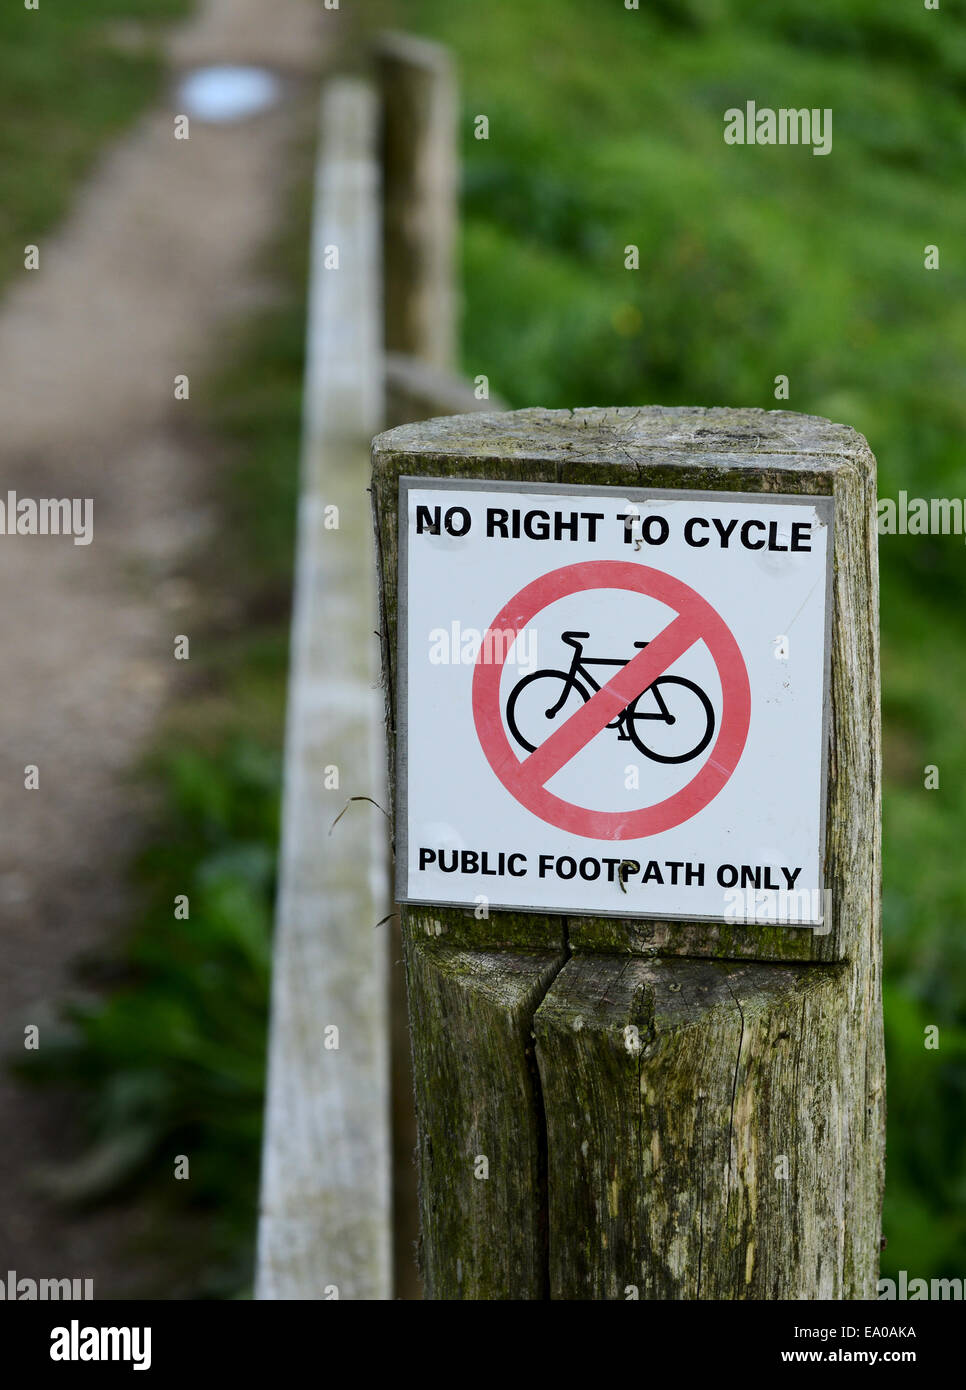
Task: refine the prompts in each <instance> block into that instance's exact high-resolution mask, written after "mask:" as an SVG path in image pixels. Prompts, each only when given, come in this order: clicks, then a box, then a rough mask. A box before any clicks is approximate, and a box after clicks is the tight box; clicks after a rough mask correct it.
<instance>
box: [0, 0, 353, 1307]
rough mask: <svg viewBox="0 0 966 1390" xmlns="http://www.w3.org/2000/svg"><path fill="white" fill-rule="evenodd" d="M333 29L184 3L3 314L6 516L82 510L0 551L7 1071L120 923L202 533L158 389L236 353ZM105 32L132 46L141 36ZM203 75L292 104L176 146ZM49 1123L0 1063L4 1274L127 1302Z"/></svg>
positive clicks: (206, 457) (114, 1247)
mask: <svg viewBox="0 0 966 1390" xmlns="http://www.w3.org/2000/svg"><path fill="white" fill-rule="evenodd" d="M330 22H331V21H330V17H329V15H327V13H326V12H325V11H323V10H322V8H321V6H320V5H319V4H318V3H316V0H207V3H202V4H200V5H199V13H198V14H197V16H196V18H195V19H193V20H192V21H191V22H189V23H187V24H185V25H184V26H182V27H180V28H179V29H178V30H177V31H176V32H173V33H172V34H171V35H170V41H169V44H168V53H169V58H170V64H171V87H170V94H169V98H168V101H167V104H165V105H164V106H162V107H161V108H159V109H157V110H155V111H154V112H152V113H151V114H150V115H149V116H148V117H147V118H145V119H143V120H142V121H141V122H140V123H139V125H138V126H137V128H136V129H135V130H134V131H133V132H132V133H131V135H130V136H129V137H128V138H126V139H124V140H123V141H122V142H121V143H120V144H118V145H117V146H115V147H114V148H112V149H110V150H108V151H106V152H105V155H104V157H103V159H102V161H101V164H100V166H99V168H98V170H97V171H96V173H95V175H94V177H93V178H91V180H90V181H89V182H88V184H87V185H86V187H85V188H84V189H83V191H82V192H81V194H80V196H79V197H78V198H77V200H76V202H75V205H74V210H73V213H72V215H71V216H70V218H69V219H68V221H67V223H66V224H65V225H64V226H63V227H62V228H61V229H60V230H59V232H58V233H57V234H56V235H54V236H53V237H49V236H48V237H44V238H39V239H38V240H39V245H40V256H41V262H40V269H39V270H38V271H35V272H26V271H25V272H24V273H23V274H22V276H21V277H20V278H19V279H16V280H14V281H13V282H12V283H10V284H9V285H8V289H7V293H6V295H5V297H4V299H3V300H2V301H0V421H2V430H0V500H3V501H5V500H6V494H7V491H8V489H9V490H13V491H15V492H16V493H17V494H18V495H19V496H21V497H29V498H42V497H52V498H59V497H72V498H74V497H82V498H83V497H90V498H93V499H94V508H93V515H94V539H93V543H92V544H91V545H88V546H82V545H74V544H73V543H72V541H71V539H70V538H69V537H64V536H26V537H20V536H13V537H12V536H2V535H0V594H2V595H3V601H2V603H0V653H2V671H3V680H2V692H3V695H2V717H0V1053H2V1054H3V1055H5V1056H6V1055H9V1054H10V1052H11V1051H12V1050H13V1051H16V1050H19V1049H22V1046H23V1030H24V1027H25V1026H26V1025H27V1024H31V1023H34V1024H38V1025H40V1026H41V1046H42V1043H43V1027H44V1024H45V1021H46V1020H49V1018H50V1017H51V1010H52V1007H53V1004H54V1002H55V1001H58V1000H60V999H62V998H63V997H64V995H65V994H67V993H68V992H69V991H70V990H71V988H72V979H71V970H70V966H71V961H72V959H73V958H75V957H76V956H77V955H78V954H79V953H85V952H90V951H91V950H92V949H96V947H97V945H98V943H100V942H103V941H105V940H107V939H109V937H110V936H111V935H112V934H116V933H118V932H119V931H121V930H122V929H123V927H124V924H125V916H126V911H127V907H128V902H127V899H126V896H125V890H124V882H123V875H124V870H125V867H126V864H127V862H128V860H129V856H130V853H131V851H132V849H133V848H134V846H135V845H136V844H137V841H138V837H139V831H140V823H141V822H140V813H141V811H142V810H143V808H142V807H141V806H140V805H139V803H138V800H137V796H136V794H135V792H134V791H133V790H132V784H131V781H130V778H129V773H130V769H131V768H132V766H133V765H134V764H135V763H136V761H137V758H138V755H139V753H140V751H141V749H142V748H143V746H144V744H145V742H146V740H147V739H148V738H149V736H150V734H151V731H152V728H153V727H154V725H155V722H156V720H157V717H158V714H159V711H160V709H161V707H162V704H163V702H164V700H165V697H166V693H167V691H168V689H169V688H170V685H171V682H173V681H174V679H175V678H176V675H177V670H176V666H177V664H176V663H175V662H174V661H173V660H172V653H173V637H174V635H175V634H176V633H177V632H179V631H181V628H180V627H179V625H178V615H179V610H180V608H181V605H182V604H183V601H184V585H183V583H182V582H181V581H180V580H179V573H180V571H181V569H182V568H183V567H184V565H185V563H186V561H187V559H188V558H189V557H190V555H191V553H192V550H193V548H194V547H197V546H198V545H199V544H201V543H203V542H206V541H210V540H212V539H214V530H215V526H216V518H215V517H213V516H212V515H211V513H210V511H209V510H208V509H207V507H206V505H205V498H206V497H207V496H208V495H209V493H210V489H211V483H212V473H213V469H215V468H217V460H216V459H213V458H212V457H211V456H210V452H209V451H207V450H206V451H201V450H200V449H199V447H198V445H197V443H196V442H195V438H194V436H193V432H192V429H191V427H190V421H191V411H192V408H193V405H194V404H195V400H194V399H191V400H188V401H176V400H175V398H174V379H175V377H176V376H177V375H178V374H181V373H185V374H188V375H189V377H190V378H191V380H192V384H194V382H195V381H198V382H199V383H200V381H201V374H202V372H203V369H204V368H205V367H206V365H208V364H211V363H213V362H214V361H215V360H217V356H218V355H219V353H221V352H222V351H227V352H229V353H230V352H231V347H232V324H233V321H237V318H238V316H239V315H240V314H242V313H244V312H245V311H246V310H248V309H249V308H250V307H251V306H252V305H253V304H255V303H258V302H260V301H262V300H263V299H264V297H265V296H266V295H270V293H271V283H270V281H266V280H265V279H264V277H262V278H259V276H258V275H257V274H256V271H255V269H254V262H255V256H256V253H257V252H258V250H259V249H260V247H261V246H262V245H263V244H264V243H265V241H266V239H267V238H268V237H269V236H270V235H271V233H272V232H273V230H274V228H275V226H276V219H277V218H278V217H279V215H280V210H281V207H282V206H283V203H282V201H281V198H280V194H281V190H282V187H283V185H284V171H285V162H286V152H287V149H288V148H289V141H290V140H291V139H292V138H293V136H294V135H295V134H296V133H297V127H299V125H300V124H303V125H304V122H305V121H306V120H312V119H314V102H313V100H312V99H311V96H312V92H313V89H314V82H313V73H314V72H315V71H317V69H318V67H319V64H320V59H321V56H322V55H323V53H324V49H325V46H326V42H327V37H328V36H327V34H326V26H327V24H328V23H330ZM333 37H334V36H333ZM118 40H119V41H123V42H125V43H131V42H137V41H138V34H137V30H136V28H134V27H133V26H131V25H127V26H125V28H124V31H123V33H119V35H118ZM208 62H254V63H259V64H264V65H266V66H269V67H272V68H274V69H275V71H276V72H277V73H279V74H280V75H281V76H282V77H283V79H284V83H285V91H286V99H285V100H283V102H282V103H281V105H280V106H279V107H278V108H276V109H274V110H273V111H271V112H268V113H266V114H264V115H259V116H256V117H253V118H252V119H250V120H246V121H243V122H240V123H238V124H233V125H223V126H219V125H204V124H201V123H200V122H198V121H192V124H191V132H190V139H189V140H187V141H183V140H182V141H179V140H175V139H174V119H173V118H174V115H175V113H176V111H177V105H176V101H175V97H174V83H175V80H176V77H177V74H178V72H179V70H183V69H184V68H186V67H190V66H195V65H198V64H201V63H208ZM195 395H196V393H195V392H194V391H193V392H192V396H193V397H195ZM186 425H188V428H185V426H186ZM27 764H36V765H37V767H38V769H39V788H38V789H37V790H25V787H24V768H25V766H26V765H27ZM61 1128H62V1126H61V1124H60V1120H59V1117H58V1115H57V1113H56V1111H55V1109H54V1107H53V1106H52V1102H51V1100H50V1099H49V1098H48V1097H46V1096H44V1095H43V1094H39V1095H38V1094H35V1093H33V1092H32V1091H30V1090H25V1089H23V1087H22V1086H20V1085H19V1084H18V1083H17V1082H16V1081H14V1080H12V1079H11V1077H10V1075H9V1073H8V1072H7V1070H6V1069H5V1068H4V1069H3V1070H0V1132H2V1133H3V1135H4V1142H3V1144H2V1145H0V1272H3V1273H5V1271H6V1270H8V1269H11V1270H16V1271H17V1272H18V1274H19V1275H21V1276H30V1277H34V1278H41V1277H45V1278H54V1277H68V1276H72V1277H93V1278H94V1280H95V1295H96V1296H97V1297H109V1296H111V1295H114V1296H123V1294H124V1292H125V1287H126V1278H125V1275H124V1273H123V1270H124V1269H125V1260H124V1257H123V1255H122V1254H121V1253H120V1251H121V1250H122V1247H123V1245H124V1243H125V1242H126V1240H127V1238H128V1237H130V1236H131V1235H134V1234H136V1232H137V1229H138V1225H139V1218H138V1213H137V1211H136V1209H130V1210H128V1209H125V1212H124V1215H123V1217H122V1218H119V1217H118V1214H117V1213H116V1212H113V1213H97V1214H93V1215H88V1216H84V1217H74V1216H71V1217H70V1218H65V1216H64V1213H63V1212H61V1211H57V1210H55V1209H53V1208H51V1207H50V1205H49V1204H48V1203H47V1202H46V1201H45V1200H44V1199H43V1198H42V1197H41V1196H40V1195H39V1193H38V1192H37V1191H36V1190H35V1187H34V1182H35V1176H36V1173H37V1171H38V1167H39V1165H40V1164H42V1163H44V1162H49V1161H50V1160H51V1159H52V1158H55V1157H56V1156H57V1152H58V1150H57V1136H58V1134H59V1132H60V1130H61Z"/></svg>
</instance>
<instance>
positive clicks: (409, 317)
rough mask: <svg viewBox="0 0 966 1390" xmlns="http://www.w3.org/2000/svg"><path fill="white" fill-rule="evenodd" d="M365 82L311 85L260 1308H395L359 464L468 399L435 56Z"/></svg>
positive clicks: (445, 67)
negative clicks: (311, 168)
mask: <svg viewBox="0 0 966 1390" xmlns="http://www.w3.org/2000/svg"><path fill="white" fill-rule="evenodd" d="M373 69H374V74H375V76H374V78H373V79H365V78H358V77H353V78H345V77H336V78H334V79H332V80H330V81H329V82H328V83H327V85H326V87H325V88H324V90H323V94H322V101H321V105H320V112H319V145H318V159H317V166H316V172H315V204H314V212H313V222H312V254H311V269H310V295H309V305H308V314H307V335H306V336H307V361H306V374H305V388H304V405H303V416H304V419H303V440H302V459H301V484H300V499H299V518H298V537H297V554H296V564H295V593H294V607H293V619H292V639H291V663H290V676H289V686H288V715H287V730H286V749H285V767H284V797H283V825H282V848H281V862H280V887H279V894H278V902H277V908H276V937H275V947H274V969H273V985H272V1014H271V1029H270V1041H269V1077H268V1100H267V1108H266V1116H265V1134H264V1144H263V1165H262V1184H261V1210H260V1220H259V1237H258V1251H257V1262H256V1296H257V1297H259V1298H319V1299H324V1298H336V1297H338V1298H370V1299H372V1298H376V1299H384V1298H390V1297H392V1296H393V1290H394V1280H393V1251H392V1244H393V1214H392V1209H391V1207H392V1189H393V1186H394V1183H393V1172H392V1169H393V1134H392V1132H391V1130H392V1125H391V1120H390V1089H391V1080H392V1078H391V1068H392V1058H391V1056H390V1053H391V1050H392V1019H391V1000H390V990H389V978H388V977H389V951H390V949H394V950H395V954H396V955H397V956H398V954H399V951H398V946H396V945H394V943H395V942H396V941H397V940H398V933H397V934H396V936H395V937H394V936H393V932H392V928H391V927H390V926H389V925H388V924H385V923H384V919H385V918H386V916H387V914H388V913H389V912H390V910H391V909H390V894H389V887H388V879H387V874H386V867H387V855H388V841H387V822H386V818H385V815H384V813H383V811H382V810H381V809H379V808H381V807H386V806H387V805H388V801H387V791H386V774H385V755H384V751H383V750H384V721H383V717H382V712H383V698H382V695H381V693H380V691H379V677H380V672H379V660H378V643H377V637H376V633H375V629H376V628H377V625H378V618H377V599H376V579H375V563H374V555H373V545H372V527H371V519H370V507H369V497H368V491H367V489H368V484H369V465H368V451H369V442H370V440H371V438H372V436H373V434H374V433H376V431H378V430H379V429H382V428H383V427H384V426H385V425H386V424H397V423H402V422H405V421H408V420H412V419H420V418H423V417H424V416H425V415H439V414H446V413H451V412H455V411H468V410H474V409H480V408H483V406H485V405H486V404H487V403H486V402H478V401H477V400H476V398H475V396H474V393H473V391H472V389H471V388H470V387H469V386H468V385H467V384H466V383H465V382H464V381H463V380H462V379H461V378H460V377H459V376H458V375H456V373H455V371H454V370H453V360H452V359H453V354H454V353H455V306H456V293H455V287H454V283H453V249H454V248H453V240H454V237H455V230H456V196H457V190H456V174H457V169H456V161H455V140H456V107H455V93H454V86H453V76H452V71H451V67H450V62H449V58H448V55H447V54H446V52H445V50H443V49H441V48H439V47H437V46H436V45H433V44H428V43H424V42H421V41H416V40H409V39H407V38H405V37H404V36H403V37H401V36H386V37H384V38H381V39H380V40H379V42H378V44H377V45H376V51H375V54H374V57H373ZM401 137H404V138H401ZM384 187H385V188H386V189H387V190H388V191H389V194H390V199H389V204H388V206H386V207H385V208H384V205H383V197H382V190H383V188H384ZM417 253H418V256H417ZM414 256H417V260H418V264H417V263H416V262H415V261H414V260H413V257H414ZM386 285H388V286H389V298H388V299H387V297H386V296H385V295H384V286H386ZM390 301H391V307H390ZM387 325H388V326H389V335H390V340H391V342H392V343H393V345H394V346H395V348H396V349H397V351H394V352H392V353H389V354H386V353H384V336H385V334H386V331H387ZM354 797H355V798H370V800H360V801H355V800H350V798H354ZM343 811H344V814H342V815H341V817H340V813H341V812H343ZM337 818H339V819H338V822H337V823H335V822H336V820H337ZM378 923H383V925H382V926H379V927H377V924H378ZM336 1030H337V1031H336ZM405 1050H406V1044H405V1040H404V1035H403V1043H402V1046H401V1047H399V1046H397V1047H396V1049H395V1051H396V1070H397V1072H398V1073H400V1074H401V1075H402V1076H403V1077H404V1084H405V1086H406V1088H407V1090H408V1075H407V1074H406V1073H405V1068H404V1067H403V1066H402V1062H403V1060H404V1057H403V1054H404V1052H405ZM396 1085H397V1088H398V1085H399V1079H398V1076H397V1078H396ZM400 1109H402V1111H403V1113H404V1112H405V1106H402V1107H400V1106H397V1111H398V1110H400ZM404 1129H405V1125H404V1123H403V1124H401V1125H400V1126H399V1131H400V1133H399V1137H398V1138H397V1143H396V1149H397V1152H398V1150H399V1148H400V1147H405V1137H404V1133H403V1131H404ZM407 1161H408V1155H406V1157H404V1158H402V1160H401V1162H402V1163H406V1162H407ZM403 1176H404V1174H403ZM396 1185H397V1186H400V1187H401V1188H402V1189H403V1191H404V1190H405V1183H398V1184H396ZM401 1215H402V1217H403V1219H402V1221H401V1228H402V1229H403V1231H405V1230H406V1228H407V1222H406V1220H405V1219H404V1218H405V1213H402V1214H401ZM400 1254H401V1256H402V1259H403V1260H408V1252H400ZM397 1267H401V1266H399V1265H398V1264H397ZM400 1282H404V1279H403V1280H401V1281H400Z"/></svg>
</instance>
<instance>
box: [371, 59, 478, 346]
mask: <svg viewBox="0 0 966 1390" xmlns="http://www.w3.org/2000/svg"><path fill="white" fill-rule="evenodd" d="M374 52H375V60H376V69H377V76H378V82H379V90H380V94H381V98H382V173H383V267H384V277H385V290H384V312H385V343H386V349H387V351H388V352H394V353H404V354H407V355H408V356H411V357H416V358H419V359H421V360H423V361H426V362H429V363H432V364H433V365H434V366H436V367H441V368H444V369H449V370H451V369H452V368H453V366H454V365H455V360H456V290H455V285H456V277H455V274H454V256H455V251H456V229H457V212H458V207H457V204H458V179H459V164H458V159H457V149H456V137H457V103H456V82H455V77H454V74H453V67H452V59H451V57H450V54H449V51H448V50H447V49H446V48H445V47H444V46H443V45H441V44H435V43H432V42H430V41H429V40H426V39H417V38H413V37H412V36H411V35H409V34H382V35H380V36H379V37H378V39H377V40H376V43H375V50H374Z"/></svg>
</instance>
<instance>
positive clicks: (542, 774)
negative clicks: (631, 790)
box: [518, 614, 701, 787]
mask: <svg viewBox="0 0 966 1390" xmlns="http://www.w3.org/2000/svg"><path fill="white" fill-rule="evenodd" d="M700 636H701V630H700V627H699V626H698V624H697V623H696V622H695V620H694V618H693V617H691V616H690V614H688V615H685V614H681V615H679V616H678V617H676V618H675V619H674V620H673V621H672V622H670V623H668V625H667V627H666V628H664V629H662V631H661V632H659V633H658V635H657V636H656V637H655V638H654V640H653V641H652V642H649V643H648V644H647V646H646V647H645V648H644V650H643V651H641V652H638V653H637V655H636V656H635V657H633V658H632V659H631V660H630V661H629V662H628V663H627V665H626V666H624V667H622V669H621V670H620V671H618V673H617V675H616V676H614V677H613V678H612V679H611V680H609V681H608V682H607V684H606V685H602V686H601V688H600V689H599V690H597V691H595V692H594V694H593V695H592V696H591V697H590V699H589V700H588V701H587V703H586V704H584V705H581V707H580V709H578V710H576V711H575V713H573V714H572V715H570V717H569V718H568V719H567V720H566V721H565V723H563V724H561V725H560V726H559V728H556V729H554V731H553V733H552V734H551V735H550V737H549V738H546V739H544V741H543V743H541V745H540V747H539V748H537V749H535V750H534V751H533V752H532V753H531V754H530V756H529V757H528V758H525V759H524V760H523V762H522V763H521V764H520V771H519V774H518V775H519V777H520V780H521V781H522V782H529V783H530V784H531V785H533V786H538V787H542V786H544V785H545V784H546V783H547V782H549V781H550V778H551V777H553V775H554V773H556V772H559V771H560V769H561V768H562V767H563V766H564V764H565V763H569V762H570V759H571V758H573V757H575V756H576V754H578V753H579V752H580V750H581V749H582V748H584V747H586V745H587V744H588V743H589V742H590V741H591V739H592V738H596V736H597V735H598V734H599V733H600V731H601V729H603V728H605V727H606V726H607V725H608V724H609V723H610V722H611V720H612V719H614V718H615V717H616V716H617V715H618V714H620V712H621V710H622V709H625V708H626V707H627V706H628V705H629V704H630V703H631V701H632V700H636V699H637V697H638V695H642V694H643V693H644V691H645V690H646V689H647V688H648V686H649V685H653V684H654V682H655V681H656V680H657V678H658V676H660V675H662V674H663V673H664V672H665V671H666V670H667V669H668V667H669V666H672V665H673V664H674V662H675V661H677V659H678V657H680V656H683V655H684V653H685V652H686V651H687V650H688V648H689V647H692V646H693V645H694V643H695V642H697V641H698V639H699V638H700Z"/></svg>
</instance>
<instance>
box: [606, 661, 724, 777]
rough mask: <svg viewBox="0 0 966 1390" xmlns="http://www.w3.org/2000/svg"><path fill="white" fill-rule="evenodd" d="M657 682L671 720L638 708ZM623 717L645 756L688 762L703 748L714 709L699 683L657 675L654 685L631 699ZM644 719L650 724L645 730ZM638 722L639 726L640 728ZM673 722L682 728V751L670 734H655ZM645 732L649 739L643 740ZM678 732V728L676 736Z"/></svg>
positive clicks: (670, 761)
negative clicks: (683, 738) (660, 736)
mask: <svg viewBox="0 0 966 1390" xmlns="http://www.w3.org/2000/svg"><path fill="white" fill-rule="evenodd" d="M658 686H660V687H661V699H662V700H663V702H664V704H666V706H667V710H668V713H669V714H670V715H671V719H670V721H668V720H665V719H663V718H662V717H661V716H660V715H654V714H647V713H644V712H642V711H640V710H638V708H637V701H638V700H645V699H646V698H647V696H648V695H649V694H650V693H651V692H652V691H654V690H656V689H657V687H658ZM670 686H677V687H681V690H688V691H690V692H691V695H693V696H694V697H695V698H694V699H692V698H691V697H690V696H688V697H687V698H686V699H685V697H684V696H683V695H682V694H681V692H680V691H677V690H674V691H672V690H670V689H669V688H668V687H670ZM624 717H625V720H626V725H627V731H628V733H629V734H630V736H631V738H632V740H633V742H634V744H635V746H636V747H637V748H639V749H640V751H641V752H642V753H643V754H644V756H645V758H650V759H651V760H652V761H653V762H656V763H687V762H690V761H691V759H692V758H696V757H697V756H698V754H699V753H703V752H704V750H705V749H706V748H707V746H708V744H709V743H710V742H711V738H712V735H713V734H714V709H713V708H712V705H711V701H710V700H709V699H708V697H707V695H706V694H705V693H704V691H703V690H702V689H701V687H700V686H699V685H695V683H694V681H689V680H686V679H685V678H684V676H659V677H658V678H657V680H656V681H655V682H654V684H653V685H649V686H648V688H647V690H644V691H642V692H641V694H640V695H638V697H637V700H632V701H631V703H630V704H629V705H628V706H627V709H626V710H625V711H624ZM645 723H646V724H649V725H651V729H649V730H646V731H645V729H644V728H643V725H644V724H645ZM639 725H640V726H642V727H641V728H640V730H639V728H638V726H639ZM674 725H680V726H681V729H683V731H684V735H683V736H684V737H685V738H686V741H687V746H686V747H685V748H684V750H683V751H677V747H676V745H675V740H674V736H673V735H671V734H669V735H668V737H667V738H660V739H659V738H658V737H657V736H658V734H659V731H660V730H664V729H668V730H670V729H671V728H673V726H674ZM645 732H647V734H648V738H649V743H645V742H644V734H645ZM681 736H682V735H681V734H680V732H679V735H678V737H679V738H680V737H681ZM669 750H671V751H669Z"/></svg>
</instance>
